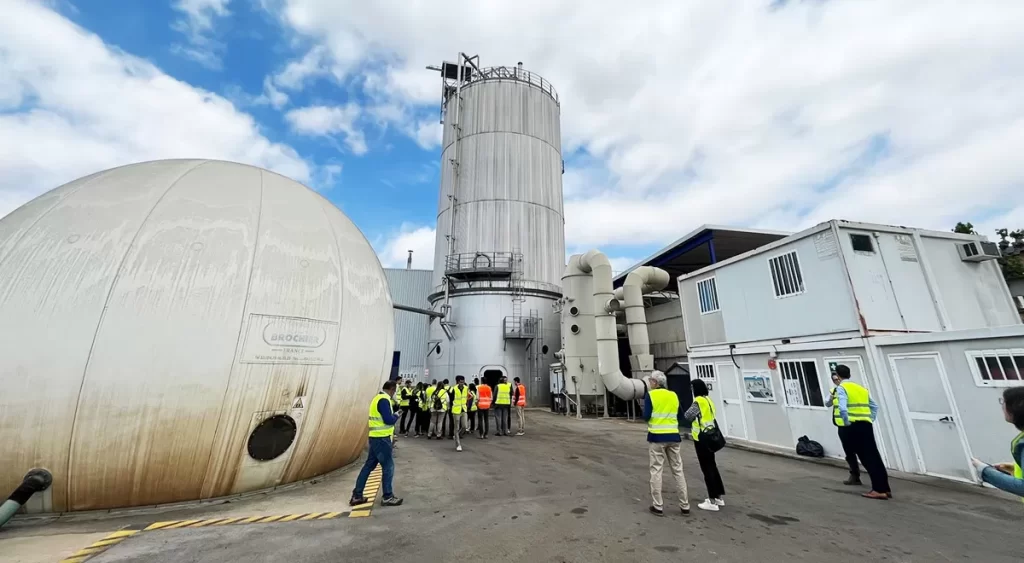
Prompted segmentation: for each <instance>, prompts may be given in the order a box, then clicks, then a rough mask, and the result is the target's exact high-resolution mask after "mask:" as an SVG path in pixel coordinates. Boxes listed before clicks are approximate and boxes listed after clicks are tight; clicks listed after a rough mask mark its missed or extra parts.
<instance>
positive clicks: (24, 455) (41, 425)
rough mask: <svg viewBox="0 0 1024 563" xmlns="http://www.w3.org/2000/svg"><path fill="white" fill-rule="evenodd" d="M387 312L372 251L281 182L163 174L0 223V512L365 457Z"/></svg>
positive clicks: (177, 169) (216, 492)
mask: <svg viewBox="0 0 1024 563" xmlns="http://www.w3.org/2000/svg"><path fill="white" fill-rule="evenodd" d="M392 319H393V314H392V308H391V297H390V295H389V292H388V288H387V283H386V281H385V278H384V272H383V270H382V269H381V266H380V263H379V261H378V260H377V257H376V255H375V254H374V252H373V249H372V248H371V247H370V244H369V243H368V242H367V240H366V238H365V237H364V236H363V235H362V234H361V233H360V232H359V230H358V229H357V228H356V227H355V225H353V224H352V222H351V221H350V220H349V219H348V218H347V217H345V216H344V215H343V214H342V213H341V211H339V210H338V209H337V208H336V207H334V206H333V205H331V204H330V203H329V202H327V201H326V200H325V199H323V198H322V197H321V196H320V195H318V194H316V193H315V192H313V191H311V190H309V189H307V188H305V187H304V186H302V185H301V184H298V183H296V182H294V181H292V180H289V179H287V178H284V177H282V176H279V175H277V174H274V173H272V172H268V171H266V170H261V169H259V168H254V167H251V166H245V165H241V164H233V163H229V162H216V161H207V160H168V161H157V162H146V163H142V164H135V165H130V166H124V167H121V168H115V169H113V170H107V171H105V172H100V173H98V174H94V175H92V176H88V177H85V178H82V179H80V180H77V181H74V182H71V183H70V184H65V185H64V186H61V187H59V188H57V189H55V190H53V191H51V192H49V193H46V194H44V195H42V196H40V197H39V198H37V199H35V200H33V201H31V202H30V203H28V204H26V205H25V206H24V207H21V208H20V209H18V210H17V211H15V212H14V213H12V214H10V215H8V216H7V217H4V218H3V219H0V382H2V391H0V445H2V446H0V447H2V450H3V462H2V463H0V494H7V492H9V491H12V490H14V488H15V487H16V486H17V485H18V484H19V483H21V479H22V477H23V476H24V474H25V472H27V471H28V470H29V469H32V468H34V467H42V468H45V469H48V470H49V471H50V472H51V473H52V474H53V478H54V480H53V486H52V487H50V488H49V489H48V490H47V491H45V492H44V493H40V494H37V495H35V497H33V498H32V499H31V500H30V501H29V504H27V505H26V507H25V508H26V510H28V511H30V512H65V511H80V510H93V509H108V508H117V507H130V506H145V505H154V504H162V503H171V502H179V501H189V500H195V499H207V498H215V497H220V496H226V495H231V494H235V493H241V492H245V491H252V490H258V489H265V488H268V487H273V486H276V485H280V484H284V483H289V482H293V481H299V480H302V479H306V478H310V477H313V476H316V475H320V474H323V473H326V472H329V471H331V470H333V469H336V468H338V467H341V466H343V465H345V464H348V463H350V462H352V461H354V460H356V458H357V457H358V456H359V455H360V452H361V450H362V448H363V446H364V445H365V441H366V412H367V410H366V409H367V404H368V403H369V400H370V398H371V397H372V396H373V394H374V393H375V392H376V391H377V390H378V389H379V388H380V385H381V383H382V382H383V381H385V380H386V379H387V375H388V371H389V368H390V363H391V354H392V348H393V347H394V326H393V320H392Z"/></svg>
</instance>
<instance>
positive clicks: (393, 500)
mask: <svg viewBox="0 0 1024 563" xmlns="http://www.w3.org/2000/svg"><path fill="white" fill-rule="evenodd" d="M380 505H381V506H401V505H402V499H400V498H398V497H396V496H395V495H391V496H389V497H384V498H382V499H380Z"/></svg>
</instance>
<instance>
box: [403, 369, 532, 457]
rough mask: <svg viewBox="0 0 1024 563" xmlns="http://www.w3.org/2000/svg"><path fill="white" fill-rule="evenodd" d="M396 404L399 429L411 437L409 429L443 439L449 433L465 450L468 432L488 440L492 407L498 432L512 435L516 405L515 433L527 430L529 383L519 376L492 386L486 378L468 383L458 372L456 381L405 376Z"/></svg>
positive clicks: (457, 445) (451, 438) (505, 379)
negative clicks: (513, 413) (414, 382)
mask: <svg viewBox="0 0 1024 563" xmlns="http://www.w3.org/2000/svg"><path fill="white" fill-rule="evenodd" d="M394 403H395V404H394V406H395V407H397V408H398V409H399V411H400V412H401V418H400V422H399V433H401V434H402V435H403V436H405V437H408V436H409V431H410V430H412V431H413V432H414V436H415V437H417V438H419V437H421V436H426V437H427V439H428V440H431V439H437V440H442V439H444V438H445V437H447V438H448V439H449V440H453V441H454V442H455V450H456V451H459V452H461V451H462V439H461V437H462V436H463V435H465V434H475V435H476V436H477V438H479V439H481V440H486V439H487V438H488V435H489V434H490V428H491V421H490V419H491V416H490V413H491V411H493V412H494V423H495V424H494V427H495V431H496V435H498V436H511V435H512V408H513V407H515V411H516V418H517V421H518V423H519V425H518V428H517V429H516V436H522V435H524V434H525V432H526V415H525V412H524V409H525V408H526V386H525V385H523V383H522V381H520V379H519V378H518V377H516V378H514V379H513V383H509V382H508V378H507V377H505V376H502V377H501V378H500V379H499V380H498V383H497V385H495V386H494V387H493V388H492V387H491V386H490V385H488V384H487V383H486V382H484V383H481V382H480V379H479V378H474V379H473V382H472V383H469V384H468V385H467V383H466V378H465V377H463V376H461V375H458V376H456V377H455V385H451V383H450V382H449V381H448V380H447V379H445V380H443V381H441V382H440V383H438V381H437V380H436V379H435V380H433V381H431V382H430V384H429V385H428V384H427V383H422V382H421V383H417V384H416V385H415V386H414V385H413V383H412V380H408V379H407V380H405V382H404V385H403V386H402V387H401V388H400V389H399V391H398V393H397V394H396V395H395V397H394Z"/></svg>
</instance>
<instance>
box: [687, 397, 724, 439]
mask: <svg viewBox="0 0 1024 563" xmlns="http://www.w3.org/2000/svg"><path fill="white" fill-rule="evenodd" d="M701 398H703V399H704V400H705V401H707V402H708V406H709V407H711V416H712V417H714V416H715V404H714V403H712V402H711V399H708V398H707V397H698V398H697V399H694V400H700V399H701ZM697 409H698V410H697V424H698V425H699V426H700V433H699V434H698V436H697V439H698V440H699V441H700V443H702V444H704V445H705V446H707V448H708V449H709V450H711V451H712V452H717V451H718V450H720V449H722V448H724V447H725V435H724V434H722V430H721V429H720V428H718V419H717V418H716V419H715V421H714V422H713V423H712V425H711V426H708V427H705V426H704V424H703V422H701V419H700V405H699V404H698V405H697Z"/></svg>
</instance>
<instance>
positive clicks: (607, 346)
mask: <svg viewBox="0 0 1024 563" xmlns="http://www.w3.org/2000/svg"><path fill="white" fill-rule="evenodd" d="M579 268H580V270H581V271H583V272H584V273H588V274H591V275H592V276H593V277H594V325H595V327H594V332H595V333H596V334H595V336H596V338H597V369H598V371H599V372H601V380H602V381H603V382H604V386H605V387H606V388H607V389H608V390H609V391H611V392H612V394H614V395H615V396H616V397H619V398H620V399H624V400H626V401H631V400H634V399H641V398H643V396H644V395H645V394H646V393H647V383H646V382H645V381H643V380H640V379H630V378H628V377H626V376H625V375H623V373H622V370H620V369H619V344H618V337H617V336H616V331H615V313H614V312H610V311H614V310H615V309H616V308H617V307H618V300H616V299H615V291H614V290H613V289H612V265H611V263H609V262H608V257H607V256H605V255H604V254H603V253H602V252H600V251H598V250H591V251H590V252H587V253H586V254H584V255H583V256H582V257H580V259H579ZM613 302H614V304H613ZM641 303H642V299H641Z"/></svg>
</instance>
